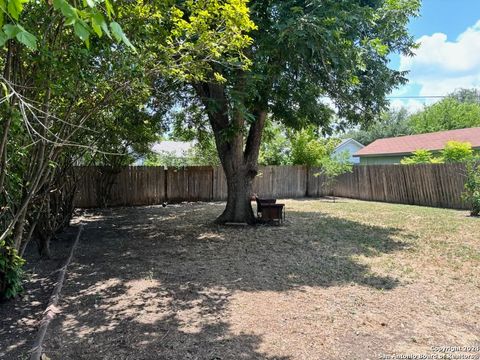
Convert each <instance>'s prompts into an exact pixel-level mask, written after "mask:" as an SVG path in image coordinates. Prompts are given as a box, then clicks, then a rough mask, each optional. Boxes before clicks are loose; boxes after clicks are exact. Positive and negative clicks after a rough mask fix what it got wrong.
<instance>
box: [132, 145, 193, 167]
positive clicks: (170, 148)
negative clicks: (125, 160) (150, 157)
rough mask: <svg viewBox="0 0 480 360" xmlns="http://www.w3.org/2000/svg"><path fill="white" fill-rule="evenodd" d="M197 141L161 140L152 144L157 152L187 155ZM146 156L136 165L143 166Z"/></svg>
mask: <svg viewBox="0 0 480 360" xmlns="http://www.w3.org/2000/svg"><path fill="white" fill-rule="evenodd" d="M195 144H196V142H195V141H161V142H158V143H155V144H153V145H152V148H151V150H152V152H154V153H156V154H169V155H173V156H175V157H185V156H186V155H187V153H188V151H189V150H191V149H192V148H193V147H194V146H195ZM144 163H145V158H143V157H142V158H139V159H138V160H137V161H135V164H134V165H137V166H141V165H143V164H144Z"/></svg>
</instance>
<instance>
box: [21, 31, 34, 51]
mask: <svg viewBox="0 0 480 360" xmlns="http://www.w3.org/2000/svg"><path fill="white" fill-rule="evenodd" d="M16 38H17V40H18V41H19V42H21V43H22V44H23V45H25V46H26V47H28V48H29V49H30V50H34V51H35V50H37V38H36V37H35V35H32V34H30V33H29V32H28V31H21V32H19V33H18V34H17V36H16Z"/></svg>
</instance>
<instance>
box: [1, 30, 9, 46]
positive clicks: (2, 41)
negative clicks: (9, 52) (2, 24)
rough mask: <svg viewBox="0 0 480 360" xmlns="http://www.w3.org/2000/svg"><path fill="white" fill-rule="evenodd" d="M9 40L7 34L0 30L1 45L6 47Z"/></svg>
mask: <svg viewBox="0 0 480 360" xmlns="http://www.w3.org/2000/svg"><path fill="white" fill-rule="evenodd" d="M7 40H8V37H7V35H5V33H4V32H3V31H1V30H0V47H4V46H5V43H6V42H7Z"/></svg>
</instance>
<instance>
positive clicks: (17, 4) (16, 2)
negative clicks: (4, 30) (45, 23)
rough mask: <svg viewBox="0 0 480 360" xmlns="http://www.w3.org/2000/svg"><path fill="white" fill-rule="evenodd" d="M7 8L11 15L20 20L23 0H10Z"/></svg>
mask: <svg viewBox="0 0 480 360" xmlns="http://www.w3.org/2000/svg"><path fill="white" fill-rule="evenodd" d="M7 10H8V13H9V14H10V16H11V17H13V18H14V19H15V20H18V18H19V17H20V13H21V12H22V10H23V5H22V0H9V1H8V6H7Z"/></svg>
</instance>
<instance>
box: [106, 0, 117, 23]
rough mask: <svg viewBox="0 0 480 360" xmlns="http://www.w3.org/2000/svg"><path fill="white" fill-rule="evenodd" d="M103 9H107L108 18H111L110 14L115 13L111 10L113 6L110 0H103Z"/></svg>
mask: <svg viewBox="0 0 480 360" xmlns="http://www.w3.org/2000/svg"><path fill="white" fill-rule="evenodd" d="M105 9H107V16H108V18H109V19H111V18H112V15H115V13H114V12H113V6H112V3H111V2H110V0H105Z"/></svg>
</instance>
